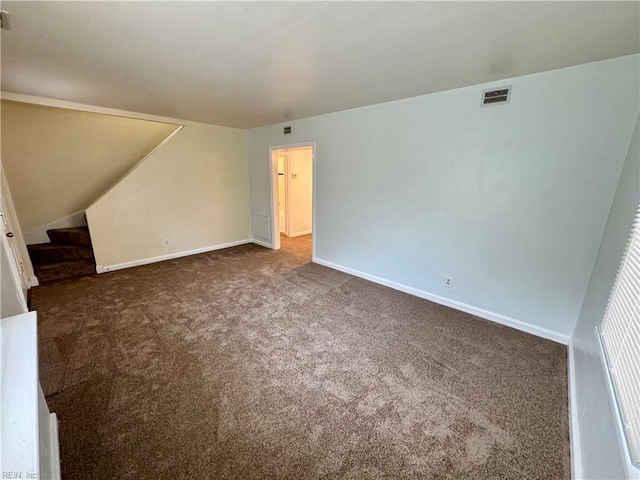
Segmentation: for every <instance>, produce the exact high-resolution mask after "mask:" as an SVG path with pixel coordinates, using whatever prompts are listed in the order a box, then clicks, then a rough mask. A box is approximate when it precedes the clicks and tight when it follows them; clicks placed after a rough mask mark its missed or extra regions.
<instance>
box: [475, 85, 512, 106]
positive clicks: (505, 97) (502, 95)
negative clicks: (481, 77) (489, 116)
mask: <svg viewBox="0 0 640 480" xmlns="http://www.w3.org/2000/svg"><path fill="white" fill-rule="evenodd" d="M510 97H511V87H502V88H497V89H495V90H485V91H484V92H482V106H488V105H500V104H502V103H509V98H510Z"/></svg>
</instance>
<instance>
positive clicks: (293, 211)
mask: <svg viewBox="0 0 640 480" xmlns="http://www.w3.org/2000/svg"><path fill="white" fill-rule="evenodd" d="M288 157H289V172H288V177H289V178H288V179H287V185H288V186H289V192H288V195H287V200H288V204H287V208H288V209H289V225H288V227H289V228H288V230H289V235H290V236H296V235H304V234H307V233H311V225H312V210H313V206H312V204H313V200H312V198H313V197H312V188H313V150H312V149H311V147H308V148H300V149H292V150H289V151H288Z"/></svg>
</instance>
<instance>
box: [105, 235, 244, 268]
mask: <svg viewBox="0 0 640 480" xmlns="http://www.w3.org/2000/svg"><path fill="white" fill-rule="evenodd" d="M253 242H254V240H252V239H246V240H237V241H235V242H228V243H221V244H218V245H211V246H209V247H203V248H195V249H193V250H186V251H184V252H176V253H169V254H167V255H160V256H158V257H151V258H142V259H140V260H133V261H131V262H124V263H116V264H114V265H106V266H103V265H96V273H106V272H113V271H116V270H122V269H124V268H132V267H139V266H141V265H148V264H150V263H157V262H164V261H165V260H173V259H174V258H180V257H188V256H189V255H197V254H199V253H206V252H212V251H214V250H222V249H223V248H229V247H236V246H238V245H245V244H247V243H253Z"/></svg>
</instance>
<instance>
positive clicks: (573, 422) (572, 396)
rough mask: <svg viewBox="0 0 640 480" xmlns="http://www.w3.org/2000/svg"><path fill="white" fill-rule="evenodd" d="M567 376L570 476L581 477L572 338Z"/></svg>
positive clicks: (571, 340) (578, 479) (578, 416)
mask: <svg viewBox="0 0 640 480" xmlns="http://www.w3.org/2000/svg"><path fill="white" fill-rule="evenodd" d="M567 360H568V362H567V363H568V365H567V369H568V377H569V447H570V448H571V478H572V479H573V480H580V479H581V478H582V457H581V450H582V449H581V448H580V415H579V413H578V398H577V395H576V388H577V385H576V370H575V368H576V367H575V352H574V350H573V339H569V344H568V345H567Z"/></svg>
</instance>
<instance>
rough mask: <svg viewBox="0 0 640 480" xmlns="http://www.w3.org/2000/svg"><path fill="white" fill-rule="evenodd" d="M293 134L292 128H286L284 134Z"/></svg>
mask: <svg viewBox="0 0 640 480" xmlns="http://www.w3.org/2000/svg"><path fill="white" fill-rule="evenodd" d="M290 133H291V127H284V134H285V135H289V134H290Z"/></svg>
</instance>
